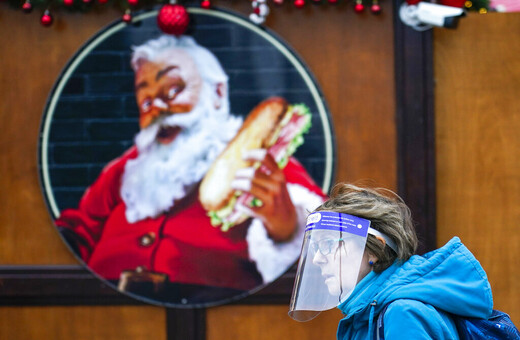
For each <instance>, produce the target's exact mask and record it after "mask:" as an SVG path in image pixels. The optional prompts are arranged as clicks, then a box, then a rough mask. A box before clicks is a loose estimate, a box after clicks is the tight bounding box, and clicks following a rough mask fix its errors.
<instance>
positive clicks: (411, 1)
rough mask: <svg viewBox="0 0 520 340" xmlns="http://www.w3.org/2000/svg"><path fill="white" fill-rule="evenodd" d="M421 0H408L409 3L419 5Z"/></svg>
mask: <svg viewBox="0 0 520 340" xmlns="http://www.w3.org/2000/svg"><path fill="white" fill-rule="evenodd" d="M419 2H421V0H406V3H407V4H408V5H417V4H418V3H419Z"/></svg>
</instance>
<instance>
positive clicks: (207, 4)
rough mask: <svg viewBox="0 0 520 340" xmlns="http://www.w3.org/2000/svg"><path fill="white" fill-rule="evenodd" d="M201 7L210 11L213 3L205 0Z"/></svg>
mask: <svg viewBox="0 0 520 340" xmlns="http://www.w3.org/2000/svg"><path fill="white" fill-rule="evenodd" d="M200 7H202V8H205V9H208V8H210V7H211V2H210V1H209V0H204V1H202V2H201V3H200Z"/></svg>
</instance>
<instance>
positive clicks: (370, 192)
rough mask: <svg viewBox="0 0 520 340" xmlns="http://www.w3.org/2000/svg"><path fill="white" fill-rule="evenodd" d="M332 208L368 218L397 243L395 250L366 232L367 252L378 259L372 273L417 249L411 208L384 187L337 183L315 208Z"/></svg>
mask: <svg viewBox="0 0 520 340" xmlns="http://www.w3.org/2000/svg"><path fill="white" fill-rule="evenodd" d="M320 210H321V211H323V210H328V211H335V212H341V213H345V214H349V215H354V216H358V217H361V218H365V219H367V220H370V222H371V223H370V226H371V227H372V228H374V229H376V230H378V231H380V232H382V233H384V234H386V235H387V236H388V237H389V238H390V239H391V240H392V241H394V242H395V244H396V245H397V253H396V252H394V251H393V250H392V249H390V247H386V246H384V245H383V244H382V243H381V242H380V241H379V240H377V239H376V237H375V236H373V235H371V234H369V235H368V238H367V244H366V248H365V249H366V251H368V252H369V253H370V254H372V255H374V256H375V257H376V258H377V259H378V260H377V262H376V263H375V264H374V266H373V269H374V271H375V272H381V271H383V270H385V269H386V268H388V267H389V266H390V265H392V263H393V262H394V261H395V260H396V259H399V260H401V261H403V262H404V261H406V260H408V259H409V258H410V257H411V256H412V255H413V254H414V253H415V251H416V249H417V245H418V240H417V235H416V233H415V228H414V225H413V221H412V214H411V212H410V208H408V206H407V205H406V204H405V203H404V202H403V200H402V199H401V198H400V197H399V196H398V195H397V194H395V193H394V192H392V191H391V190H388V189H383V188H368V187H359V186H356V185H353V184H346V183H339V184H337V185H336V186H334V188H333V190H332V194H331V197H330V199H329V200H327V201H326V202H324V203H323V204H322V205H320V206H319V207H318V208H316V211H320Z"/></svg>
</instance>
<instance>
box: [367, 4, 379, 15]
mask: <svg viewBox="0 0 520 340" xmlns="http://www.w3.org/2000/svg"><path fill="white" fill-rule="evenodd" d="M370 12H372V13H373V14H379V13H381V6H379V5H378V4H373V5H372V6H370Z"/></svg>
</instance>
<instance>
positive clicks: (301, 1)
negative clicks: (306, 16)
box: [294, 0, 305, 8]
mask: <svg viewBox="0 0 520 340" xmlns="http://www.w3.org/2000/svg"><path fill="white" fill-rule="evenodd" d="M294 6H295V7H296V8H303V6H305V0H294Z"/></svg>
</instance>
